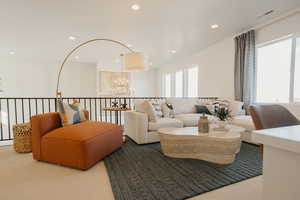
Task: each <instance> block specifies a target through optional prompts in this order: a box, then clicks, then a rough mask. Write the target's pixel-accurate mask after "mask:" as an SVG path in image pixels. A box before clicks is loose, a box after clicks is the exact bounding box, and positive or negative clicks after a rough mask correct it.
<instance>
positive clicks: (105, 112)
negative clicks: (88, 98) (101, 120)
mask: <svg viewBox="0 0 300 200" xmlns="http://www.w3.org/2000/svg"><path fill="white" fill-rule="evenodd" d="M104 103H105V106H104V107H105V108H106V107H107V105H106V103H107V102H106V98H105V99H104ZM104 114H105V122H107V110H105V111H104Z"/></svg>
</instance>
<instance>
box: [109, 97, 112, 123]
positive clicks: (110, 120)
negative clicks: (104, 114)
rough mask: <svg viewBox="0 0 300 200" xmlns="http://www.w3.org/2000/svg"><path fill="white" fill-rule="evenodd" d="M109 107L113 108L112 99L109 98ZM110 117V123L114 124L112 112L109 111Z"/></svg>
mask: <svg viewBox="0 0 300 200" xmlns="http://www.w3.org/2000/svg"><path fill="white" fill-rule="evenodd" d="M109 107H110V108H111V98H109ZM109 115H110V123H111V122H112V112H111V111H109Z"/></svg>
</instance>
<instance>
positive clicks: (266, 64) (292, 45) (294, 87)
mask: <svg viewBox="0 0 300 200" xmlns="http://www.w3.org/2000/svg"><path fill="white" fill-rule="evenodd" d="M296 41H297V45H296ZM296 47H297V48H296ZM299 48H300V41H299V39H296V38H295V37H290V38H287V39H284V40H280V41H277V42H273V43H270V44H268V45H264V46H260V47H258V48H257V76H256V102H258V103H288V102H291V101H300V91H299V90H300V86H299V85H300V78H298V77H300V57H299V54H300V53H299V52H300V50H299ZM296 49H297V50H296Z"/></svg>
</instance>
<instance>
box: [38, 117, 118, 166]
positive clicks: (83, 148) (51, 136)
mask: <svg viewBox="0 0 300 200" xmlns="http://www.w3.org/2000/svg"><path fill="white" fill-rule="evenodd" d="M121 145H122V130H121V127H120V126H117V125H115V124H111V123H102V122H93V121H87V122H83V123H79V124H75V125H71V126H66V127H62V128H57V129H55V130H53V131H50V132H49V133H47V134H46V135H44V136H43V137H42V141H41V159H40V160H44V161H48V162H52V163H57V164H61V165H65V166H70V167H74V168H80V169H87V168H89V167H91V166H92V165H93V164H95V163H96V162H97V161H98V160H100V159H102V158H103V157H104V156H106V155H108V154H110V153H111V152H112V151H114V150H116V149H118V148H119V147H121Z"/></svg>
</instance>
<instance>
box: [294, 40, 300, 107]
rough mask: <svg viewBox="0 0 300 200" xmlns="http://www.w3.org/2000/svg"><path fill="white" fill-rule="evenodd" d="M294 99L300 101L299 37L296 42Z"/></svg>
mask: <svg viewBox="0 0 300 200" xmlns="http://www.w3.org/2000/svg"><path fill="white" fill-rule="evenodd" d="M294 101H295V102H300V38H298V39H297V42H296V55H295V76H294Z"/></svg>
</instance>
